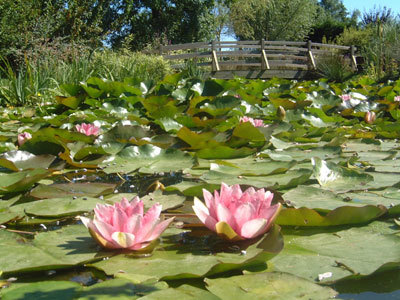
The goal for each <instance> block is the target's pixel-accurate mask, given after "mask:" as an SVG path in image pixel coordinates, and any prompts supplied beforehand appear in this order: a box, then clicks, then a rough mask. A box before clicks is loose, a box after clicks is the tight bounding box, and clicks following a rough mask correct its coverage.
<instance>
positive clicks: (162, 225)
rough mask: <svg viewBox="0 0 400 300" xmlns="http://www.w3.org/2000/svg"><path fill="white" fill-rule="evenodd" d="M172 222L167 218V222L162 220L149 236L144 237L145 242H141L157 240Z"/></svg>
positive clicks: (171, 219)
mask: <svg viewBox="0 0 400 300" xmlns="http://www.w3.org/2000/svg"><path fill="white" fill-rule="evenodd" d="M173 220H174V218H169V219H167V220H164V221H162V222H160V223H158V224H157V225H156V226H155V228H154V229H153V231H152V232H151V234H150V235H149V236H147V237H146V240H145V241H143V242H150V241H153V240H155V239H157V238H158V237H159V236H160V235H161V233H163V232H164V230H165V229H167V227H168V226H169V224H171V222H172V221H173Z"/></svg>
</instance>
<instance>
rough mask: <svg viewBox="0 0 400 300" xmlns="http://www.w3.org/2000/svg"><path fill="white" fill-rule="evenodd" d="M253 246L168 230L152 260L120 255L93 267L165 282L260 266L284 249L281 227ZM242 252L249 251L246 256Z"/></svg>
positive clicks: (109, 272)
mask: <svg viewBox="0 0 400 300" xmlns="http://www.w3.org/2000/svg"><path fill="white" fill-rule="evenodd" d="M252 243H253V244H252V245H248V244H237V245H236V246H234V245H233V244H230V243H227V242H225V241H223V240H221V239H220V238H218V237H217V236H216V235H212V236H209V235H205V236H195V235H192V234H190V233H189V232H187V231H186V232H185V231H182V230H178V229H168V230H167V231H166V232H165V233H164V234H163V235H162V237H161V243H160V245H159V246H158V247H157V248H156V249H155V251H154V252H153V253H152V255H151V256H149V257H143V258H141V259H137V258H133V257H129V256H122V255H119V256H115V257H111V258H110V259H108V260H104V261H100V262H97V263H95V264H93V266H95V267H96V268H99V269H102V270H104V271H105V272H106V273H107V274H110V275H111V274H115V273H118V272H121V271H122V272H124V273H133V274H143V275H151V276H155V277H157V278H159V279H162V280H166V279H182V278H198V277H203V276H207V275H208V274H216V273H220V272H226V271H228V270H232V269H238V268H239V269H240V268H243V267H244V266H246V265H250V264H254V263H260V260H261V261H265V260H268V259H269V258H271V257H272V256H274V255H276V254H277V253H279V251H280V249H281V248H282V241H281V237H280V234H279V229H278V227H277V226H274V227H273V228H272V229H271V230H270V232H269V233H268V234H266V235H265V236H264V237H262V239H261V240H259V241H252ZM232 247H233V248H232ZM241 249H246V250H245V254H244V255H243V253H244V252H241ZM177 262H179V263H177Z"/></svg>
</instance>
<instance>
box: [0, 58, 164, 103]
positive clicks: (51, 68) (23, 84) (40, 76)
mask: <svg viewBox="0 0 400 300" xmlns="http://www.w3.org/2000/svg"><path fill="white" fill-rule="evenodd" d="M48 54H49V55H44V56H40V57H39V59H38V57H37V56H33V58H32V57H28V56H25V59H24V61H23V63H20V65H19V68H18V70H15V69H14V68H13V67H12V66H11V64H10V63H8V62H7V61H6V60H4V59H2V60H1V61H0V105H2V106H26V105H35V104H39V105H40V104H43V103H48V102H52V101H54V100H53V99H54V96H55V95H57V94H60V93H61V90H60V88H59V87H60V85H61V84H64V83H79V82H82V81H86V80H87V79H88V78H90V77H92V76H96V77H101V78H105V79H110V80H116V81H123V80H124V79H125V78H127V77H130V78H134V79H135V80H139V81H144V80H155V81H158V80H161V79H162V78H163V77H164V76H165V75H166V74H168V73H170V72H171V68H170V66H169V64H168V63H167V62H166V61H165V60H163V58H162V57H160V56H149V55H145V54H142V53H134V52H129V51H126V50H125V51H122V52H113V51H110V50H106V51H102V50H97V51H91V52H90V51H85V52H83V53H76V55H75V56H74V55H69V56H68V58H67V59H65V58H63V57H62V56H60V55H50V53H48Z"/></svg>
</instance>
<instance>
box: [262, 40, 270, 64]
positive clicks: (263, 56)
mask: <svg viewBox="0 0 400 300" xmlns="http://www.w3.org/2000/svg"><path fill="white" fill-rule="evenodd" d="M260 44H261V70H269V63H268V58H267V53H266V52H265V40H264V39H261V41H260Z"/></svg>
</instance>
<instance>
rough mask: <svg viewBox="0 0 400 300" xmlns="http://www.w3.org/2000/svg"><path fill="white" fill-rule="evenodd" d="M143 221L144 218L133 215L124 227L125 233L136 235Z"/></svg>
mask: <svg viewBox="0 0 400 300" xmlns="http://www.w3.org/2000/svg"><path fill="white" fill-rule="evenodd" d="M142 219H143V217H142V216H141V215H132V216H130V217H128V218H127V220H126V223H125V226H124V232H129V233H132V234H136V232H137V231H139V229H140V227H141V225H142Z"/></svg>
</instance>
